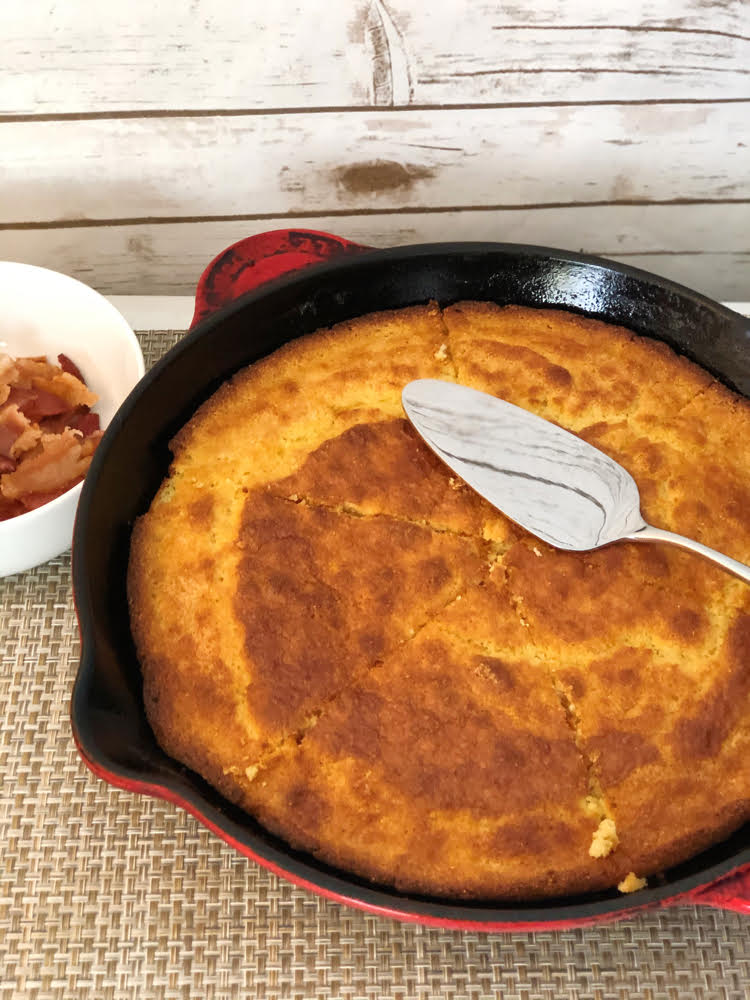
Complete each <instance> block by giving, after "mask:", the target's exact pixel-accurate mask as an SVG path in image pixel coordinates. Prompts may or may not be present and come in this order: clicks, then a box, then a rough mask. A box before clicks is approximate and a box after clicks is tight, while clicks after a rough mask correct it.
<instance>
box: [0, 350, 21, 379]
mask: <svg viewBox="0 0 750 1000" xmlns="http://www.w3.org/2000/svg"><path fill="white" fill-rule="evenodd" d="M17 378H18V368H17V367H16V362H15V361H14V360H13V358H12V357H11V356H10V354H2V353H1V352H0V386H1V385H3V384H6V385H7V384H9V383H14V382H15V381H16V379H17Z"/></svg>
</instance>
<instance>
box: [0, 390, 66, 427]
mask: <svg viewBox="0 0 750 1000" xmlns="http://www.w3.org/2000/svg"><path fill="white" fill-rule="evenodd" d="M8 402H9V403H15V405H16V406H17V407H18V409H19V410H20V411H21V412H22V413H23V415H24V416H25V417H28V419H29V420H34V421H37V422H38V421H39V420H42V419H43V418H44V417H53V416H56V415H57V414H58V413H64V412H65V411H66V410H69V409H70V406H69V405H68V403H67V401H66V400H64V399H63V398H62V397H61V396H56V395H55V394H54V393H52V392H47V391H46V390H44V389H19V388H17V387H16V386H13V388H12V389H11V390H10V395H9V396H8Z"/></svg>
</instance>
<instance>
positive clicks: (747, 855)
mask: <svg viewBox="0 0 750 1000" xmlns="http://www.w3.org/2000/svg"><path fill="white" fill-rule="evenodd" d="M325 262H328V263H325ZM238 297H239V299H238ZM430 298H435V299H437V300H438V301H439V302H441V304H446V303H448V302H451V301H456V300H458V299H466V298H476V299H489V300H493V301H496V302H500V303H504V302H517V303H521V304H528V305H536V306H543V305H544V306H562V307H565V308H568V309H574V310H577V311H580V312H585V313H586V314H588V315H594V316H598V317H599V318H602V319H605V320H608V321H610V322H615V323H623V324H625V325H627V326H629V327H631V328H632V329H635V330H637V331H638V332H641V333H644V334H648V335H651V336H655V337H657V338H660V339H663V340H666V341H667V342H669V343H670V344H671V345H672V346H674V347H676V348H677V349H678V350H681V351H682V352H683V353H685V354H688V355H689V356H691V357H693V358H694V359H695V360H697V361H698V362H700V363H701V364H703V365H704V366H705V367H707V368H709V369H710V370H712V371H713V372H714V373H715V374H716V375H718V376H719V377H721V378H722V379H723V380H724V381H726V382H727V383H729V384H730V385H732V386H733V387H734V388H736V389H738V390H739V391H741V392H744V393H745V394H748V393H750V347H749V346H748V323H747V320H745V319H744V318H743V317H741V316H739V315H737V314H736V313H733V312H731V311H730V310H728V309H725V308H724V307H722V306H720V305H718V304H717V303H715V302H711V301H710V300H709V299H706V298H704V297H702V296H700V295H697V294H696V293H694V292H691V291H689V290H688V289H685V288H682V287H680V286H678V285H675V284H673V283H672V282H669V281H666V280H664V279H661V278H657V277H655V276H653V275H649V274H646V273H644V272H641V271H636V270H634V269H632V268H627V267H624V266H621V265H617V264H613V263H611V262H609V261H603V260H600V259H597V258H591V257H584V256H581V255H576V254H568V253H564V252H561V251H555V250H547V249H544V248H539V247H523V246H512V245H507V244H438V245H433V246H424V247H403V248H394V249H392V250H385V251H373V250H371V249H370V248H368V247H362V246H359V245H357V244H354V243H351V242H349V241H347V240H345V239H342V238H340V237H336V236H330V235H328V234H326V233H313V232H300V231H286V230H285V231H281V232H277V233H265V234H262V235H260V236H255V237H251V238H249V239H246V240H242V241H241V242H239V243H237V244H235V245H234V246H232V247H230V248H229V249H228V250H225V251H224V252H223V253H222V254H220V255H219V256H218V257H217V258H216V259H215V260H214V261H213V262H212V263H211V264H210V265H209V267H208V268H207V270H206V272H205V273H204V275H203V276H202V278H201V279H200V282H199V284H198V290H197V296H196V308H195V316H194V319H193V325H192V327H191V331H190V333H189V334H188V335H187V336H186V337H185V338H184V339H183V340H182V341H180V343H179V344H178V345H177V346H176V347H175V348H173V349H172V351H170V352H169V353H168V355H167V356H166V357H165V358H164V359H162V360H161V361H160V362H159V363H158V364H157V365H155V366H154V368H153V369H152V370H151V372H150V373H149V374H148V375H147V376H146V377H145V378H144V379H143V380H142V382H141V383H139V385H138V386H137V387H136V388H135V389H134V391H133V392H132V394H131V395H130V397H129V398H128V399H127V400H126V402H125V403H124V404H123V406H122V408H121V410H120V411H119V412H118V414H117V415H116V417H115V419H114V420H113V422H112V424H111V426H110V428H109V429H108V431H107V434H106V436H105V438H104V439H103V441H102V443H101V445H100V446H99V449H98V451H97V454H96V456H95V458H94V462H93V464H92V467H91V470H90V472H89V474H88V476H87V477H86V481H85V484H84V490H83V494H82V497H81V502H80V505H79V508H78V517H77V521H76V528H75V537H74V546H73V585H74V593H75V599H76V607H77V610H78V616H79V624H80V629H81V637H82V647H83V648H82V656H81V664H80V668H79V671H78V676H77V678H76V683H75V688H74V691H73V698H72V706H71V715H72V724H73V734H74V737H75V740H76V743H77V746H78V749H79V751H80V753H81V756H82V757H83V760H84V762H85V763H86V764H87V765H88V766H89V767H90V768H91V770H92V771H93V772H94V773H95V774H97V775H99V777H101V778H103V779H104V780H105V781H108V782H110V783H111V784H113V785H116V786H117V787H120V788H124V789H127V790H129V791H132V792H136V793H139V794H145V795H154V796H157V797H159V798H163V799H167V800H168V801H171V802H174V803H176V804H177V805H179V806H182V808H184V809H186V810H188V812H190V813H192V814H193V815H194V816H196V817H197V818H198V819H199V820H200V821H201V822H202V823H204V824H205V825H206V826H207V827H208V828H209V829H211V830H213V831H214V832H215V833H216V834H217V835H218V836H220V837H221V838H222V839H223V840H225V841H226V842H227V843H229V844H231V845H232V846H233V847H235V848H236V849H237V850H238V851H240V852H241V853H242V854H244V855H246V856H247V857H248V858H250V859H252V860H253V861H257V862H258V863H259V864H261V865H263V866H265V867H266V868H268V869H270V870H271V871H274V872H276V873H277V874H279V875H281V876H283V877H284V878H286V879H288V880H289V881H291V882H294V883H295V884H296V885H299V886H302V887H304V888H307V889H309V890H311V891H313V892H316V893H319V894H320V895H322V896H326V897H327V898H329V899H334V900H338V901H340V902H342V903H346V904H348V905H351V906H355V907H359V908H360V909H363V910H367V911H369V912H371V913H377V914H381V915H383V916H387V917H394V918H396V919H399V920H408V921H413V922H416V923H421V924H427V925H430V926H436V927H447V928H457V929H471V930H483V931H489V930H494V931H498V930H551V929H556V928H567V927H573V926H582V925H587V924H595V923H602V922H605V921H611V920H616V919H620V918H622V917H625V916H630V915H632V914H634V913H636V912H639V911H640V910H644V909H646V908H648V907H660V906H661V907H663V906H669V905H674V904H678V903H690V904H701V905H708V906H714V907H719V908H722V909H727V910H736V911H739V912H745V913H748V912H750V826H748V827H745V828H743V829H742V830H739V831H738V832H737V833H735V834H734V835H733V836H732V837H730V838H729V839H728V840H726V841H725V842H723V843H722V844H719V845H716V846H715V847H713V848H711V849H710V850H708V851H705V852H704V853H703V854H701V855H700V856H698V857H697V858H694V859H693V860H691V861H690V862H688V863H686V864H684V865H681V866H679V867H678V868H675V869H673V870H671V871H669V872H666V873H665V876H664V881H663V883H662V884H654V885H653V886H651V887H649V888H647V889H644V890H642V891H641V892H639V893H638V894H637V895H635V896H631V897H628V896H622V895H621V894H620V893H618V892H616V891H613V892H609V893H600V894H597V895H595V896H586V897H580V898H575V899H559V900H550V901H548V902H541V903H539V902H537V903H534V904H533V905H531V904H530V905H528V906H524V905H519V904H513V905H494V904H492V903H491V902H490V903H467V902H462V901H446V900H435V899H429V898H422V897H414V896H408V895H404V894H401V893H398V892H395V891H394V890H391V889H388V888H385V887H378V886H373V885H370V884H368V883H365V882H363V881H361V880H359V879H357V878H355V877H353V876H351V875H348V874H347V873H346V872H341V871H337V870H335V869H332V868H330V867H328V866H326V865H323V864H321V863H319V862H317V861H316V860H315V859H314V858H311V857H309V856H307V855H304V854H302V853H299V852H296V851H292V850H291V849H290V848H288V847H287V846H286V845H285V844H284V843H283V842H282V841H280V840H278V839H277V838H275V837H272V836H271V835H270V834H268V833H267V832H266V831H265V830H263V829H262V827H260V826H259V825H258V824H257V823H256V822H255V821H254V820H253V819H252V818H251V817H249V816H247V815H246V814H245V813H243V812H242V811H241V810H239V809H237V808H235V807H234V806H232V805H231V804H229V803H228V802H226V801H225V800H223V799H222V798H221V796H220V795H219V794H218V792H216V791H215V790H214V789H212V788H211V787H209V786H208V785H207V784H206V783H205V782H204V781H203V780H202V779H201V778H199V777H198V776H197V775H195V774H193V773H192V772H190V771H188V770H187V769H186V768H184V767H182V766H181V765H179V764H177V763H176V762H175V761H174V760H172V759H170V758H169V757H167V756H166V755H165V754H164V753H163V751H162V750H161V749H160V748H159V747H158V745H157V744H156V742H155V740H154V737H153V734H152V732H151V730H150V728H149V726H148V723H147V721H146V716H145V713H144V710H143V702H142V698H141V681H140V671H139V668H138V663H137V660H136V657H135V653H134V649H133V643H132V639H131V636H130V630H129V624H128V616H127V610H126V603H125V589H124V587H125V568H126V565H127V554H128V543H129V536H130V529H131V526H132V523H133V520H134V518H135V517H136V516H138V515H139V514H140V513H142V512H143V511H144V510H145V509H146V508H147V507H148V504H149V501H150V499H151V497H152V496H153V494H154V492H155V491H156V489H157V487H158V485H159V483H160V482H161V480H162V478H163V476H164V474H165V473H166V471H167V468H168V465H169V458H170V455H169V449H168V442H169V439H170V438H171V437H172V435H173V434H174V433H175V432H176V431H177V430H178V429H179V428H180V427H181V426H182V425H183V424H184V423H185V421H186V420H187V419H188V418H189V416H190V415H191V414H192V413H193V412H194V410H195V408H196V407H197V406H198V405H199V404H200V403H201V402H202V401H203V400H204V399H206V398H207V397H208V396H209V395H210V394H211V393H212V392H213V391H214V390H215V389H216V388H217V386H218V385H220V384H221V382H223V381H224V380H225V379H226V378H227V377H228V376H229V375H230V374H232V372H234V371H236V370H237V369H238V368H239V367H241V366H242V365H244V364H248V363H250V362H252V361H254V360H257V359H258V358H259V357H262V356H264V355H265V354H268V353H270V351H272V350H275V349H276V348H277V347H278V346H280V345H281V344H282V343H284V342H286V341H288V340H290V339H292V338H293V337H296V336H299V335H300V334H303V333H307V332H311V331H312V330H315V329H317V328H319V327H321V326H328V325H331V324H332V323H335V322H338V321H340V320H343V319H346V318H350V317H352V316H357V315H362V314H364V313H367V312H371V311H374V310H376V309H383V308H399V307H402V306H406V305H410V304H414V303H416V302H424V301H427V300H428V299H430Z"/></svg>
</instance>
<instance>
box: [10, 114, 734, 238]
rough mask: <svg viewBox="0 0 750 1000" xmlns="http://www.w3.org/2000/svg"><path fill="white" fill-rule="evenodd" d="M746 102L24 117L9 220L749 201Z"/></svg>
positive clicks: (14, 134) (15, 147) (16, 132)
mask: <svg viewBox="0 0 750 1000" xmlns="http://www.w3.org/2000/svg"><path fill="white" fill-rule="evenodd" d="M749 109H750V103H748V104H719V105H700V106H693V105H684V106H669V107H663V106H658V105H657V106H650V105H649V106H638V105H637V106H625V107H614V108H613V107H602V106H594V107H572V108H558V107H555V108H547V107H545V108H504V109H476V110H472V111H456V110H454V109H443V110H432V111H429V112H428V111H403V112H399V113H397V114H396V113H393V114H389V115H379V114H377V113H374V112H373V113H371V112H330V113H326V114H319V115H315V116H309V115H305V114H297V115H292V116H285V117H284V118H282V119H279V118H278V117H276V116H274V115H263V116H259V117H258V116H248V117H241V118H225V117H212V118H179V119H168V120H162V119H150V118H146V119H135V120H130V119H128V120H125V121H122V120H105V121H65V122H56V123H38V122H25V123H13V124H5V125H2V126H0V129H2V142H3V158H4V161H5V177H4V181H3V197H2V199H1V200H0V224H3V225H18V224H23V223H32V222H33V223H38V222H42V223H49V222H55V223H59V224H61V225H65V224H69V223H70V222H71V221H73V220H81V219H83V220H95V219H107V220H113V219H114V220H118V219H121V220H136V219H158V220H169V219H171V218H196V217H197V218H200V217H207V216H208V217H213V216H230V215H248V214H254V215H258V214H263V215H265V216H269V217H273V216H281V215H284V214H290V215H298V214H302V213H308V212H312V213H314V214H316V215H326V214H328V213H331V212H334V211H336V212H342V211H343V212H347V213H351V212H353V211H378V212H383V211H388V212H390V211H393V210H395V209H401V208H411V209H413V208H419V209H421V210H425V209H434V208H439V209H445V208H461V207H490V206H502V207H508V206H510V207H521V206H524V205H527V206H539V205H576V204H579V205H586V204H592V203H608V202H613V203H632V202H640V201H644V202H654V201H661V202H663V201H668V202H674V201H685V200H698V201H712V200H714V201H727V200H747V199H750V144H749V145H745V144H743V142H742V140H741V138H740V137H741V136H743V135H744V134H745V131H746V124H747V119H748V115H749V114H750V110H749Z"/></svg>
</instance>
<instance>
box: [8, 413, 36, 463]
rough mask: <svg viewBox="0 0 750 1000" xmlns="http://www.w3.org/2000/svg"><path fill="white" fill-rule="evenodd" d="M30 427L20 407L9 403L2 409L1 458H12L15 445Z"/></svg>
mask: <svg viewBox="0 0 750 1000" xmlns="http://www.w3.org/2000/svg"><path fill="white" fill-rule="evenodd" d="M30 426H31V425H30V423H29V421H28V419H27V418H26V416H25V415H24V414H23V413H21V411H20V410H19V408H18V406H15V405H13V404H10V403H9V404H7V405H5V406H3V407H2V409H0V457H3V458H11V457H12V454H13V445H14V444H15V443H16V441H17V440H18V438H19V437H20V436H21V435H22V434H23V432H24V431H25V430H27V429H28V428H29V427H30Z"/></svg>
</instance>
